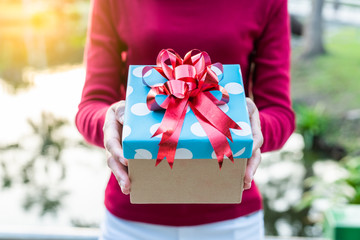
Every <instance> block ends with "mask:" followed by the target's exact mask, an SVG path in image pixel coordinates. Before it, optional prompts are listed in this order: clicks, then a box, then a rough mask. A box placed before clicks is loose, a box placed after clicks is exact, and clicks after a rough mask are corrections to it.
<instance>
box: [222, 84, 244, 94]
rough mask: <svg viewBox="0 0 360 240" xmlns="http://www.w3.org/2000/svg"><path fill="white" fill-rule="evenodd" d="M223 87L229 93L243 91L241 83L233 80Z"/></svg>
mask: <svg viewBox="0 0 360 240" xmlns="http://www.w3.org/2000/svg"><path fill="white" fill-rule="evenodd" d="M225 89H226V91H228V93H230V94H240V93H243V92H244V88H243V87H242V86H241V84H240V83H234V82H232V83H228V84H226V85H225Z"/></svg>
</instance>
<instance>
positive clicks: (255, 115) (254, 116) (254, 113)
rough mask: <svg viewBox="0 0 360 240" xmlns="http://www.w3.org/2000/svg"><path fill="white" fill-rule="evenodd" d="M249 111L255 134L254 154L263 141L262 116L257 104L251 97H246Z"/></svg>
mask: <svg viewBox="0 0 360 240" xmlns="http://www.w3.org/2000/svg"><path fill="white" fill-rule="evenodd" d="M246 103H247V107H248V112H249V118H250V124H251V130H252V134H253V140H254V143H253V154H254V153H255V152H256V151H257V149H259V148H260V147H261V146H262V144H263V142H264V138H263V135H262V132H261V123H260V116H259V111H258V109H257V107H256V105H255V103H254V102H253V101H252V100H251V99H250V98H247V99H246Z"/></svg>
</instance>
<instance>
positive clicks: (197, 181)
mask: <svg viewBox="0 0 360 240" xmlns="http://www.w3.org/2000/svg"><path fill="white" fill-rule="evenodd" d="M155 162H156V160H155V159H130V160H129V166H128V170H129V176H130V180H131V191H130V201H131V203H138V204H149V203H150V204H151V203H240V202H241V197H242V192H243V180H244V174H245V168H246V162H247V159H241V158H237V159H234V163H232V162H231V161H230V160H229V159H224V163H223V165H222V168H221V169H219V165H218V162H217V160H216V159H176V160H175V162H174V165H173V169H171V168H170V167H169V165H168V163H167V162H166V161H162V162H161V163H160V164H159V165H158V166H155Z"/></svg>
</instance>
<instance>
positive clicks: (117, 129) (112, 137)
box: [103, 101, 130, 194]
mask: <svg viewBox="0 0 360 240" xmlns="http://www.w3.org/2000/svg"><path fill="white" fill-rule="evenodd" d="M124 110H125V101H119V102H117V103H114V104H113V105H111V106H110V108H109V109H108V111H107V112H106V117H105V123H104V127H103V131H104V146H105V150H106V157H107V164H108V166H109V168H110V169H111V171H112V172H113V174H114V176H115V177H116V179H117V181H118V183H119V185H120V187H121V191H122V192H123V193H124V194H129V193H130V179H129V175H128V171H127V165H128V160H127V159H125V158H124V155H123V149H122V146H121V134H122V126H123V122H124V120H123V116H124Z"/></svg>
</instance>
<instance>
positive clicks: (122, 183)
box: [120, 181, 125, 191]
mask: <svg viewBox="0 0 360 240" xmlns="http://www.w3.org/2000/svg"><path fill="white" fill-rule="evenodd" d="M120 188H121V191H123V189H124V188H125V183H124V181H120Z"/></svg>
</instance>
